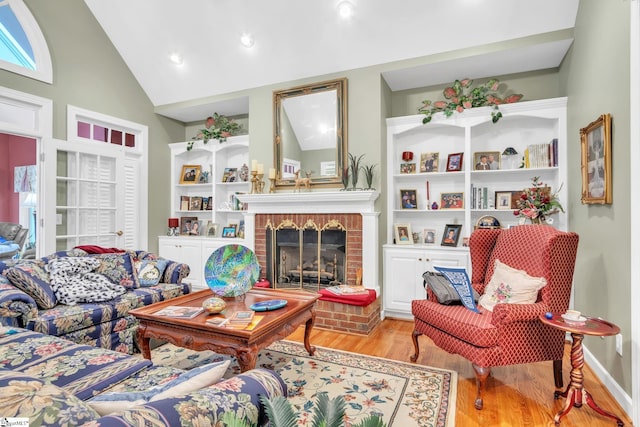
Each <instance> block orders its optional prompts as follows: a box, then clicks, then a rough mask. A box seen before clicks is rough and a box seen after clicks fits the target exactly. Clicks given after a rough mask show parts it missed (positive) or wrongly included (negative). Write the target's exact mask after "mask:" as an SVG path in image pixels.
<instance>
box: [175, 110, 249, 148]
mask: <svg viewBox="0 0 640 427" xmlns="http://www.w3.org/2000/svg"><path fill="white" fill-rule="evenodd" d="M205 126H206V128H204V129H201V130H200V132H199V133H198V135H196V136H194V137H193V138H191V141H189V142H188V143H187V151H189V150H191V149H192V148H193V144H194V143H195V142H196V141H200V140H202V142H203V143H204V144H206V143H208V142H209V140H211V139H217V140H218V142H220V143H223V142H224V141H226V140H227V138H228V137H230V136H233V135H237V134H238V132H239V131H240V129H241V128H242V126H240V125H239V124H238V123H236V122H234V121H233V120H232V119H229V118H228V117H226V116H223V115H221V114H218V113H213V116H211V117H209V118H207V122H206V124H205Z"/></svg>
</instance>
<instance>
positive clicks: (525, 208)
mask: <svg viewBox="0 0 640 427" xmlns="http://www.w3.org/2000/svg"><path fill="white" fill-rule="evenodd" d="M531 182H532V186H531V187H528V188H525V189H524V190H522V195H521V196H520V198H519V199H518V201H517V202H516V206H517V209H516V210H515V211H513V214H514V215H515V216H519V217H520V218H521V221H524V220H526V219H527V218H528V219H530V220H531V222H532V223H533V224H543V223H552V222H553V219H551V218H547V217H548V216H549V215H553V214H554V213H557V212H558V211H561V212H564V209H563V208H562V205H561V204H560V201H559V200H558V193H551V188H549V187H547V186H546V185H545V184H544V183H543V182H542V181H540V177H538V176H536V177H533V178H532V179H531ZM560 188H562V186H560ZM558 191H560V190H558Z"/></svg>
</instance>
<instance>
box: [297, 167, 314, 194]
mask: <svg viewBox="0 0 640 427" xmlns="http://www.w3.org/2000/svg"><path fill="white" fill-rule="evenodd" d="M293 174H294V175H295V183H296V187H295V188H294V189H293V192H294V193H295V192H296V191H298V192H300V186H301V185H304V188H305V189H306V190H307V191H311V178H309V175H311V173H307V172H305V175H306V177H305V178H300V169H298V170H297V171H295V172H294V173H293Z"/></svg>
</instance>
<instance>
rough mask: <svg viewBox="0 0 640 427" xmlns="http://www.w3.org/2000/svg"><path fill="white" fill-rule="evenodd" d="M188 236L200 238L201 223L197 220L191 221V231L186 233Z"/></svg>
mask: <svg viewBox="0 0 640 427" xmlns="http://www.w3.org/2000/svg"><path fill="white" fill-rule="evenodd" d="M187 234H188V235H189V236H200V235H202V221H200V220H199V219H195V220H193V221H191V229H190V230H189V232H188V233H187Z"/></svg>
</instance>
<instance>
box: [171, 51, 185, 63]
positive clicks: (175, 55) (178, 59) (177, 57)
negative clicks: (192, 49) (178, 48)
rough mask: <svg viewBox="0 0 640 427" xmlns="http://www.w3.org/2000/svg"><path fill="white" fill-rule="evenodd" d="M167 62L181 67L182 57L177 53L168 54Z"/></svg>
mask: <svg viewBox="0 0 640 427" xmlns="http://www.w3.org/2000/svg"><path fill="white" fill-rule="evenodd" d="M169 61H171V62H173V63H174V64H176V65H182V55H180V54H179V53H176V52H174V53H170V54H169Z"/></svg>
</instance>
